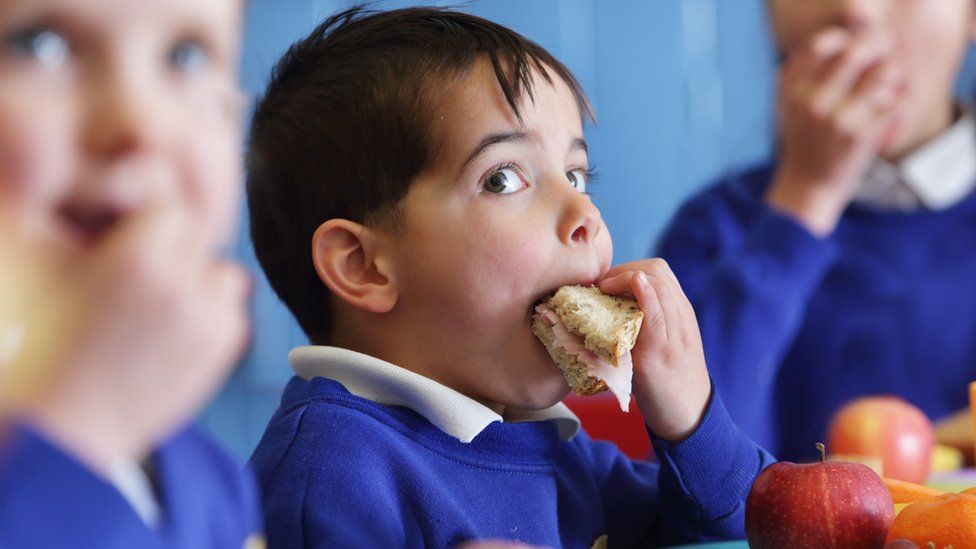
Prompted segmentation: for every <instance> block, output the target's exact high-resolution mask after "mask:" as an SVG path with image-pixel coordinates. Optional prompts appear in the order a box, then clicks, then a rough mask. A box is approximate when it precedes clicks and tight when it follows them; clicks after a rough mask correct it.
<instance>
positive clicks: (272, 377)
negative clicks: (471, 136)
mask: <svg viewBox="0 0 976 549" xmlns="http://www.w3.org/2000/svg"><path fill="white" fill-rule="evenodd" d="M764 1H765V0H735V1H734V2H732V1H728V0H726V1H722V0H652V1H648V0H613V1H607V0H602V1H599V2H598V1H597V0H481V1H474V2H467V3H465V4H464V9H466V10H467V11H470V12H473V13H476V14H479V15H482V16H484V17H487V18H490V19H493V20H495V21H498V22H500V23H502V24H505V25H508V26H510V27H512V28H514V29H516V30H517V31H519V32H521V33H522V34H525V35H526V36H528V37H530V38H531V39H533V40H535V41H537V42H539V43H540V44H541V45H542V46H543V47H545V48H547V49H548V50H549V51H550V52H552V53H553V54H554V55H555V56H556V57H557V58H559V59H561V60H562V61H563V62H564V63H566V65H567V66H569V68H570V69H571V70H572V71H573V72H574V74H576V76H577V78H578V79H579V80H580V82H581V83H582V85H583V87H584V89H585V90H586V91H587V93H588V94H589V96H590V99H591V100H592V101H593V104H594V106H595V108H596V112H597V117H598V124H597V125H596V126H595V127H590V128H587V130H586V131H587V136H586V139H587V141H588V143H589V144H590V149H591V155H590V159H591V162H593V163H594V164H596V165H597V166H598V171H599V173H600V178H599V182H598V183H597V184H595V185H593V187H592V188H591V190H592V191H593V194H594V197H593V199H594V201H595V202H596V203H597V205H598V206H599V207H600V209H601V211H602V212H603V216H604V218H605V219H606V221H607V224H608V226H609V228H610V230H611V232H612V234H613V235H614V245H615V250H616V251H615V254H616V256H615V261H616V262H624V261H630V260H633V259H637V258H640V257H643V256H644V254H645V253H646V252H647V250H648V249H649V248H650V246H651V244H652V242H653V239H654V238H655V236H656V235H657V234H658V233H659V231H660V230H661V228H662V227H663V225H664V223H666V221H667V219H668V218H669V217H670V215H671V214H672V213H673V212H674V210H675V209H676V208H677V206H678V205H679V204H680V202H681V201H682V200H683V199H684V198H686V197H687V196H688V195H689V194H690V193H692V192H694V191H695V190H696V189H699V188H700V187H701V186H702V185H704V184H705V183H707V182H708V181H709V180H710V179H713V178H715V177H716V176H718V175H720V174H722V173H723V172H726V171H728V170H731V169H734V168H736V167H739V166H741V165H743V164H745V163H750V162H754V161H756V160H758V159H761V158H762V157H764V156H765V155H766V154H768V151H769V147H770V143H771V141H772V132H773V128H774V125H773V121H772V118H771V116H772V109H771V105H772V102H773V88H774V83H773V55H772V52H771V48H770V45H769V39H768V35H767V32H766V29H765V19H764V15H763V12H762V7H763V3H764ZM349 4H350V2H348V1H344V0H250V1H249V2H248V16H247V27H246V33H245V48H244V54H243V85H244V87H245V89H246V90H247V91H248V92H250V93H251V94H253V95H257V94H259V93H260V91H261V90H262V89H263V87H264V84H265V82H266V79H267V76H268V73H269V70H270V68H271V66H272V64H273V63H274V61H275V60H276V59H277V58H278V57H279V56H280V55H281V53H283V51H284V49H285V48H286V47H287V46H288V44H290V43H291V42H293V41H294V40H296V39H298V38H299V37H301V36H303V35H304V34H305V33H307V32H308V31H310V30H311V29H312V28H313V27H314V26H315V24H316V23H317V22H318V21H320V20H321V19H322V18H324V17H325V16H327V15H328V14H329V13H331V12H333V11H335V10H337V9H340V8H343V7H346V6H347V5H349ZM412 4H416V2H407V1H386V2H379V3H377V5H378V6H379V7H384V8H392V7H401V6H406V5H412ZM429 4H434V5H458V2H456V1H455V2H443V1H434V2H429ZM970 72H972V71H970ZM239 248H240V249H239V256H240V257H241V258H242V260H243V261H244V262H245V263H247V264H248V265H249V266H250V267H251V268H252V270H253V272H254V273H255V278H256V280H257V288H256V293H255V299H254V314H255V337H254V341H253V344H252V347H251V349H250V352H249V354H248V356H247V357H246V358H245V359H244V360H243V362H242V363H241V365H240V367H239V369H238V371H237V372H236V374H235V375H234V377H233V378H232V379H231V381H230V383H229V384H228V385H227V387H226V388H225V390H224V391H223V392H222V393H221V395H220V396H219V397H218V399H217V401H216V402H215V403H214V404H213V406H211V408H210V409H209V410H208V411H207V412H206V413H205V414H204V416H203V418H202V420H201V421H202V423H203V424H204V425H205V426H206V427H208V428H209V429H211V430H212V431H214V432H215V433H216V434H217V436H218V437H219V438H221V439H222V440H224V441H225V442H226V443H227V444H228V445H229V446H230V447H231V448H232V449H233V450H234V451H235V452H237V453H238V454H239V455H240V456H241V457H242V458H245V457H247V456H248V455H249V454H250V451H251V449H252V448H253V447H254V445H255V444H257V441H258V439H259V438H260V436H261V433H262V431H263V429H264V425H265V423H266V422H267V419H268V417H270V415H271V413H272V412H273V411H274V408H275V406H276V404H277V401H278V398H279V395H280V391H281V387H282V386H283V384H284V383H285V381H287V379H288V377H289V375H290V369H289V368H288V365H287V361H286V353H287V351H288V349H290V348H291V347H293V346H295V345H300V344H304V343H305V340H304V338H303V336H302V334H301V331H300V330H299V329H298V327H297V325H296V324H295V322H294V321H293V320H292V319H291V318H290V316H289V314H288V313H287V311H286V310H285V309H284V307H283V306H282V305H281V304H280V303H279V302H278V300H277V298H276V297H275V296H274V294H273V293H272V292H271V290H270V289H269V288H268V286H267V283H266V281H265V280H264V279H263V277H262V276H261V275H260V269H259V268H258V267H257V263H256V262H255V260H254V256H253V253H252V252H251V250H250V244H249V243H248V241H247V237H246V236H245V235H244V233H243V231H242V238H241V244H240V246H239Z"/></svg>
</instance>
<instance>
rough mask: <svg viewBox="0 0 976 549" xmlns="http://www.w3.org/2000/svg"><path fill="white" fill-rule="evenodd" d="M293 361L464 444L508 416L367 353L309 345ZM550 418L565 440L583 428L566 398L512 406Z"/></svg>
mask: <svg viewBox="0 0 976 549" xmlns="http://www.w3.org/2000/svg"><path fill="white" fill-rule="evenodd" d="M288 361H289V362H290V363H291V368H292V370H294V371H295V374H297V375H298V376H299V377H301V378H302V379H305V380H310V379H312V378H313V377H317V376H318V377H326V378H329V379H332V380H335V381H338V382H339V383H341V384H342V386H343V387H345V388H346V390H347V391H349V392H350V393H352V394H354V395H356V396H358V397H362V398H365V399H368V400H372V401H373V402H377V403H379V404H385V405H388V406H403V407H405V408H409V409H411V410H413V411H415V412H417V413H418V414H420V415H422V416H424V418H426V419H427V421H429V422H431V423H432V424H434V425H435V426H436V427H437V428H439V429H440V430H442V431H444V432H445V433H447V434H449V435H451V436H452V437H454V438H456V439H458V440H460V441H461V442H465V443H467V442H471V441H472V440H474V438H475V437H476V436H478V435H479V434H481V432H482V431H484V430H485V428H486V427H488V425H490V424H492V423H494V422H496V421H498V422H502V421H505V420H506V418H502V416H500V415H499V414H497V413H495V412H494V411H493V410H492V409H490V408H488V407H487V406H485V405H484V404H481V403H480V402H478V401H476V400H474V399H472V398H470V397H467V396H465V395H463V394H461V393H459V392H457V391H455V390H454V389H451V388H450V387H447V386H445V385H442V384H440V383H438V382H436V381H434V380H432V379H430V378H427V377H424V376H422V375H420V374H418V373H416V372H412V371H410V370H407V369H406V368H401V367H399V366H396V365H394V364H390V363H389V362H386V361H383V360H380V359H378V358H375V357H372V356H369V355H365V354H363V353H357V352H355V351H350V350H348V349H342V348H339V347H327V346H319V345H309V346H302V347H296V348H294V349H292V350H291V352H290V353H288ZM550 419H552V420H556V426H557V428H558V429H559V436H560V438H562V439H563V440H572V438H573V437H575V436H576V433H577V432H579V428H580V423H579V419H578V418H577V417H576V415H575V414H573V412H571V411H570V410H569V408H567V407H566V405H565V404H563V403H562V402H560V403H558V404H556V405H555V406H552V407H550V408H546V409H544V410H514V409H510V410H509V414H508V418H507V420H508V421H510V422H517V421H546V420H550Z"/></svg>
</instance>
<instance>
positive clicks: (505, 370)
mask: <svg viewBox="0 0 976 549" xmlns="http://www.w3.org/2000/svg"><path fill="white" fill-rule="evenodd" d="M534 83H535V90H534V91H535V99H534V101H533V100H530V99H528V98H527V97H526V98H525V100H524V101H523V105H522V123H519V121H518V120H517V119H516V117H515V115H514V114H513V113H512V111H511V109H510V108H509V106H508V105H507V104H506V102H505V99H504V97H503V96H502V92H501V89H500V87H499V86H498V84H497V83H496V81H495V77H494V75H493V73H492V72H491V70H490V68H488V67H487V65H486V64H483V63H479V64H477V65H476V66H475V67H473V68H472V71H471V72H470V74H469V75H468V76H467V77H466V78H465V79H464V81H463V83H462V84H460V86H459V89H458V90H453V89H452V90H450V91H449V92H448V93H446V94H445V95H446V96H447V97H448V98H449V99H447V100H445V101H444V102H443V103H442V104H441V106H440V108H439V109H438V110H436V111H435V112H434V113H433V115H434V120H435V121H439V127H438V129H439V137H440V139H441V142H442V147H441V149H440V152H439V154H438V156H437V158H436V159H435V161H434V162H433V165H432V166H431V168H430V169H428V170H426V172H425V173H423V174H422V175H421V176H420V177H419V178H418V180H417V181H416V182H415V183H414V184H413V186H412V187H411V189H410V191H409V192H408V194H407V196H406V198H405V199H404V202H403V227H402V231H401V232H399V233H398V234H397V235H396V237H395V239H396V240H395V246H396V248H397V252H396V253H397V255H396V262H397V272H398V273H399V274H398V278H397V283H398V286H399V292H400V297H399V301H398V302H397V305H396V308H399V309H400V310H401V314H402V315H406V318H407V320H408V321H407V322H406V323H405V324H407V325H408V326H409V328H408V330H409V335H407V334H403V335H404V337H410V338H412V344H413V345H414V348H415V350H416V357H419V359H418V360H415V361H414V369H417V370H419V371H421V372H422V373H425V374H426V375H428V376H430V377H433V378H434V379H437V380H438V381H440V382H442V383H445V384H447V385H448V386H450V387H452V388H454V389H456V390H459V391H461V392H463V393H465V394H467V395H468V396H471V397H473V398H475V399H477V400H480V401H482V402H485V403H489V404H491V405H503V406H512V407H516V408H541V407H546V406H550V405H552V404H554V403H555V402H557V401H558V400H559V399H561V398H562V397H563V396H565V395H566V392H567V391H568V386H567V385H566V383H565V381H564V380H563V377H562V374H561V372H560V370H559V369H558V368H557V367H556V366H555V365H554V364H553V361H552V359H551V358H550V357H549V355H548V354H547V353H546V350H545V349H544V348H543V346H542V344H541V343H539V341H538V340H536V338H535V336H534V335H533V334H532V331H531V328H530V326H531V322H532V313H533V305H534V304H535V303H536V302H537V301H538V300H539V299H541V298H543V297H546V296H547V294H550V293H551V292H552V291H553V290H554V289H555V288H557V287H558V286H561V285H564V284H573V283H581V284H589V283H592V282H594V281H596V280H597V279H598V278H599V277H600V276H601V275H602V274H603V273H604V272H606V271H607V269H608V268H609V266H610V260H611V256H612V254H613V251H612V244H611V240H610V234H609V232H608V231H607V227H606V225H604V223H603V220H602V218H601V217H600V212H599V211H598V210H597V209H596V207H595V206H594V205H593V203H592V202H591V201H590V198H589V196H587V195H586V194H585V181H586V177H587V170H588V160H587V153H586V146H585V143H584V141H583V128H582V124H581V118H580V112H579V108H578V106H577V103H576V99H575V97H574V95H573V93H572V92H571V91H570V88H569V87H568V86H567V85H566V84H565V83H564V82H562V81H561V80H560V79H559V78H558V77H557V76H553V83H552V84H549V83H547V82H546V81H545V79H544V78H543V77H542V76H541V75H539V74H536V75H535V76H534Z"/></svg>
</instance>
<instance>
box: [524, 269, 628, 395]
mask: <svg viewBox="0 0 976 549" xmlns="http://www.w3.org/2000/svg"><path fill="white" fill-rule="evenodd" d="M546 308H548V309H549V310H551V311H552V312H554V313H555V314H556V316H558V318H559V321H561V323H562V326H563V327H565V328H566V330H568V332H569V333H570V334H572V335H573V336H576V337H578V338H579V339H580V340H581V342H582V345H583V347H585V349H587V350H589V351H590V352H592V353H594V354H596V355H597V356H598V357H600V358H601V359H603V360H604V361H606V362H607V363H609V364H611V365H612V366H614V367H620V366H621V357H623V356H624V355H629V353H630V350H631V349H633V347H634V344H635V343H636V342H637V334H638V333H639V332H640V327H641V323H642V322H643V320H644V313H643V312H642V311H641V310H640V307H638V306H637V302H635V301H634V300H632V299H627V298H621V297H616V296H610V295H606V294H604V293H603V292H601V291H600V290H599V289H598V288H596V287H595V286H589V287H583V286H563V287H561V288H559V289H558V290H557V291H556V293H555V295H553V296H552V297H551V298H550V299H549V300H548V301H546V303H545V304H544V305H540V306H539V307H537V308H536V311H537V314H536V315H535V317H534V318H533V322H532V332H533V333H534V334H535V336H536V337H537V338H539V340H540V341H541V342H542V344H543V345H545V347H546V350H548V351H549V356H551V357H552V359H553V361H555V363H556V365H557V366H559V368H560V369H561V370H562V371H563V375H564V376H565V377H566V381H567V382H568V383H569V385H570V387H572V388H573V390H574V391H575V392H576V394H579V395H593V394H596V393H599V392H602V391H606V390H607V388H608V386H607V384H606V382H605V381H604V380H603V379H601V378H600V377H597V376H594V375H591V367H590V366H589V365H588V364H587V363H586V362H585V361H584V360H582V359H581V357H580V353H577V352H573V349H567V348H566V345H564V344H557V340H558V339H559V338H558V337H557V334H556V332H555V331H554V326H553V325H552V321H551V320H549V319H547V317H546V316H545V314H544V311H545V310H546ZM628 360H629V359H628ZM627 365H628V367H629V361H628V362H627ZM628 386H629V384H628ZM617 397H618V398H621V399H622V395H619V394H618V395H617ZM627 397H628V398H629V391H628V394H627ZM623 406H624V403H623V400H621V407H623Z"/></svg>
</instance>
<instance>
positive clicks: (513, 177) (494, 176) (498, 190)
mask: <svg viewBox="0 0 976 549" xmlns="http://www.w3.org/2000/svg"><path fill="white" fill-rule="evenodd" d="M482 188H483V189H484V190H486V191H488V192H490V193H492V194H511V193H514V192H517V191H520V190H522V189H524V188H525V182H524V181H522V178H521V177H519V174H518V172H516V171H515V170H514V169H512V168H502V169H500V170H495V171H494V172H492V173H491V175H489V176H488V178H487V179H485V182H484V184H483V185H482Z"/></svg>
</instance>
